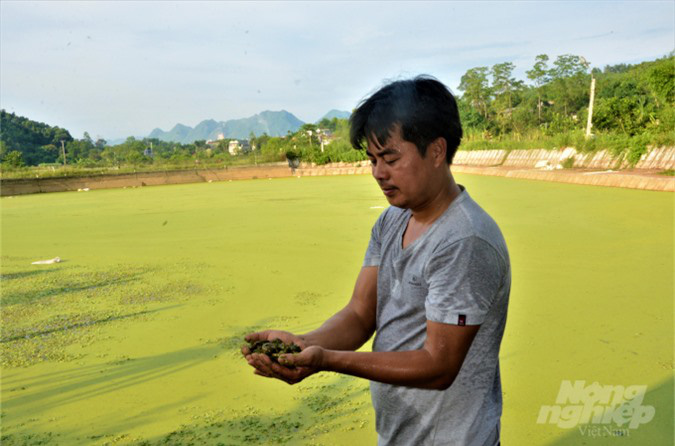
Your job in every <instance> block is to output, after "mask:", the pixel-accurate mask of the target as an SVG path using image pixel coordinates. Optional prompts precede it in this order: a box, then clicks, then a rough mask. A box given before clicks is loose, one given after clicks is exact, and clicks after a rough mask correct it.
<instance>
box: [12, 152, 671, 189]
mask: <svg viewBox="0 0 675 446" xmlns="http://www.w3.org/2000/svg"><path fill="white" fill-rule="evenodd" d="M452 170H453V172H459V173H467V174H475V175H495V176H504V177H509V178H520V179H530V180H543V181H555V182H562V183H574V184H585V185H597V186H609V187H626V188H631V189H644V190H656V191H671V192H672V191H675V177H673V176H666V175H662V174H659V172H663V171H672V170H675V148H668V147H661V148H655V149H652V150H650V151H649V152H647V153H645V154H644V155H643V156H642V157H641V159H640V160H639V161H638V162H637V163H636V164H635V165H634V166H631V165H630V163H629V161H628V160H626V159H623V158H617V157H615V156H613V155H612V154H611V153H609V152H607V151H598V152H593V153H578V152H577V151H576V150H575V149H573V148H571V147H570V148H565V149H561V150H544V149H541V150H511V151H506V150H481V151H468V152H467V151H459V152H457V154H456V156H455V160H454V163H453V166H452ZM369 173H370V164H369V162H368V161H362V162H358V163H332V164H326V165H313V164H306V163H301V164H300V166H299V167H298V168H297V169H295V170H291V169H290V168H289V167H288V166H287V165H286V164H285V163H277V164H273V165H264V166H246V167H233V168H224V169H202V170H178V171H166V172H138V173H131V174H121V175H97V176H90V177H64V178H24V179H3V180H0V194H1V195H2V196H10V195H24V194H35V193H43V192H64V191H77V190H94V189H110V188H122V187H144V186H159V185H166V184H184V183H199V182H212V181H227V180H245V179H256V178H259V179H260V178H282V177H290V176H322V175H357V174H369Z"/></svg>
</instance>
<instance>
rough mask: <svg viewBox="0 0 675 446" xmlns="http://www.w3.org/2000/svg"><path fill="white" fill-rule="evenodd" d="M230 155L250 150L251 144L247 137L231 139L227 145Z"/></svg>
mask: <svg viewBox="0 0 675 446" xmlns="http://www.w3.org/2000/svg"><path fill="white" fill-rule="evenodd" d="M227 151H228V152H230V155H239V154H240V153H248V152H250V151H251V144H250V143H249V142H248V140H247V139H233V140H231V141H230V143H229V144H228V147H227Z"/></svg>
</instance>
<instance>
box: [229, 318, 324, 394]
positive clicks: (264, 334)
mask: <svg viewBox="0 0 675 446" xmlns="http://www.w3.org/2000/svg"><path fill="white" fill-rule="evenodd" d="M245 339H246V341H248V342H251V343H253V342H257V341H272V340H274V339H281V340H282V341H283V342H284V343H286V344H290V343H291V342H292V343H294V344H296V345H298V346H299V347H300V348H302V349H303V351H302V352H301V353H296V354H292V355H282V356H281V357H280V358H279V361H280V362H281V363H282V364H284V365H279V364H277V363H275V362H274V361H272V360H271V359H270V357H269V356H267V355H265V354H262V353H252V352H251V349H250V348H249V347H248V346H247V345H244V346H243V347H242V348H241V352H242V354H243V355H244V357H245V358H246V361H247V362H248V364H249V365H250V366H251V367H253V368H254V369H255V371H254V373H255V374H256V375H260V376H265V377H267V378H276V379H279V380H281V381H284V382H286V383H288V384H296V383H299V382H300V381H302V380H303V379H305V378H306V377H308V376H310V375H312V374H314V373H316V372H318V371H319V370H318V369H317V368H316V367H312V366H310V364H314V363H316V361H317V356H316V355H317V351H320V352H323V349H322V348H320V347H315V346H312V347H307V346H306V344H305V341H304V340H303V339H302V338H301V337H300V336H297V335H294V334H293V333H289V332H287V331H280V330H266V331H261V332H258V333H251V334H249V335H247V336H246V337H245ZM305 351H309V354H308V355H307V354H305ZM312 352H313V353H312ZM300 355H303V356H302V358H301V362H302V364H300V363H295V362H293V360H294V358H290V357H295V356H300ZM320 357H321V356H319V357H318V358H319V359H318V360H319V361H320Z"/></svg>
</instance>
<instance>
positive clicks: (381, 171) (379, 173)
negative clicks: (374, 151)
mask: <svg viewBox="0 0 675 446" xmlns="http://www.w3.org/2000/svg"><path fill="white" fill-rule="evenodd" d="M388 177H389V172H388V171H387V166H386V165H385V163H383V162H379V163H375V164H373V178H375V179H376V180H378V181H381V180H386V179H387V178H388Z"/></svg>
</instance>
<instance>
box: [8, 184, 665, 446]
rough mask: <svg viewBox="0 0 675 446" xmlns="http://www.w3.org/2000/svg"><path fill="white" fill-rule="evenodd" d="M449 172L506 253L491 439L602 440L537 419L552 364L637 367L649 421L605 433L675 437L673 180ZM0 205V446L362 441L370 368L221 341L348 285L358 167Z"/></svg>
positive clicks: (551, 398) (290, 324) (305, 321)
mask: <svg viewBox="0 0 675 446" xmlns="http://www.w3.org/2000/svg"><path fill="white" fill-rule="evenodd" d="M457 177H458V179H459V181H460V182H461V183H462V184H464V185H466V186H467V189H468V190H469V192H470V194H471V195H472V196H473V197H474V198H475V199H476V200H477V201H478V202H479V203H481V204H482V205H483V206H484V207H485V209H486V210H488V212H490V213H491V214H492V215H493V217H494V218H495V219H496V220H497V221H498V222H499V224H500V226H501V227H502V230H503V232H504V234H505V237H506V239H507V243H508V245H509V249H510V253H511V260H512V267H513V289H512V294H511V305H510V309H509V317H508V324H507V329H506V334H505V338H504V342H503V344H502V352H501V357H502V361H501V371H502V379H503V386H504V414H503V418H502V423H503V432H502V440H503V442H504V444H534V445H537V444H556V445H557V444H560V445H568V444H569V445H572V444H584V443H586V444H589V445H591V444H592V445H604V444H615V442H616V441H619V440H617V438H616V436H614V437H612V436H604V437H603V436H591V435H590V434H589V431H588V430H585V431H583V432H582V430H581V429H580V428H579V427H580V426H576V427H574V428H570V429H563V428H560V427H558V426H556V425H555V424H550V423H543V424H542V423H537V417H538V414H539V411H540V408H541V406H542V405H553V404H555V399H556V396H557V394H558V390H559V388H560V384H561V381H562V380H571V381H574V380H585V381H586V382H587V383H588V384H590V383H591V382H594V381H598V382H599V383H601V384H608V385H624V386H628V385H635V384H644V385H647V386H648V388H647V394H646V396H645V398H644V402H643V404H644V405H652V406H654V407H655V416H654V419H653V420H652V421H650V422H649V423H647V424H644V425H642V426H640V427H639V428H638V429H635V430H632V431H629V432H628V434H629V435H628V436H625V435H624V436H623V437H622V438H621V439H620V441H622V442H624V444H660V442H661V441H665V442H667V441H668V440H669V439H672V432H673V429H672V426H673V425H672V419H673V409H672V407H673V406H672V403H673V397H672V395H673V391H672V373H673V304H672V297H673V196H672V194H668V193H660V192H646V191H635V190H623V189H609V188H599V187H598V188H593V187H584V186H576V185H563V184H552V183H543V182H533V181H520V180H511V179H504V178H492V177H478V176H467V175H458V176H457ZM0 204H1V206H2V213H1V216H2V238H1V241H2V247H1V254H2V280H1V282H0V284H1V286H2V313H1V314H2V339H1V341H2V342H1V343H0V352H1V353H2V357H1V365H2V389H1V390H2V393H1V395H2V409H1V410H2V413H1V418H0V421H1V424H2V437H3V439H2V440H3V441H2V443H3V445H4V444H10V445H11V444H63V445H71V444H101V445H102V444H214V445H217V444H223V445H239V444H253V445H255V444H278V443H285V444H298V445H319V444H323V445H344V444H354V445H356V444H375V442H376V434H375V427H374V417H373V411H372V407H371V404H370V396H369V392H368V385H367V383H366V382H364V381H362V380H358V379H354V378H351V377H345V376H338V375H335V374H320V375H316V376H313V377H310V378H308V379H307V380H305V381H304V382H303V383H301V384H299V385H296V386H288V385H286V384H284V383H281V382H277V381H272V380H267V379H264V378H261V377H258V376H255V375H253V373H252V371H251V369H250V367H249V366H248V365H247V364H246V362H245V361H243V360H242V359H241V358H240V355H239V353H238V351H239V346H240V345H241V344H242V343H243V339H242V338H243V335H244V334H246V333H248V332H250V331H252V330H256V329H261V328H266V327H277V328H286V329H289V330H291V331H296V332H303V331H307V330H310V329H312V328H314V327H316V326H317V325H318V324H320V323H321V322H322V321H323V320H325V319H326V318H327V317H329V316H330V315H332V314H333V313H334V312H335V311H337V310H339V309H340V308H341V307H342V306H343V305H344V304H345V303H346V301H347V299H348V298H349V296H350V294H351V290H352V287H353V283H354V280H355V278H356V275H357V274H358V271H359V268H360V264H361V261H362V257H363V254H364V252H365V248H366V244H367V241H368V237H369V234H370V228H371V226H372V224H373V222H374V221H375V219H376V218H377V216H378V215H379V213H380V212H381V211H382V207H384V206H386V201H385V199H384V198H383V197H382V196H381V193H380V191H379V189H378V188H377V186H376V185H375V184H374V181H373V180H372V179H371V178H370V177H368V176H348V177H320V178H300V179H297V178H288V179H276V180H252V181H238V182H223V183H210V184H208V183H207V184H195V185H178V186H163V187H149V188H138V189H117V190H101V191H91V192H86V193H54V194H45V195H31V196H20V197H12V198H3V199H2V200H1V201H0ZM56 256H59V257H60V258H61V259H63V261H62V262H61V263H58V264H54V265H31V262H33V261H35V260H43V259H49V258H53V257H56ZM366 348H369V347H368V346H366ZM581 427H582V428H583V426H581ZM591 427H593V426H591ZM645 441H647V443H645ZM663 444H667V443H663Z"/></svg>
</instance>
